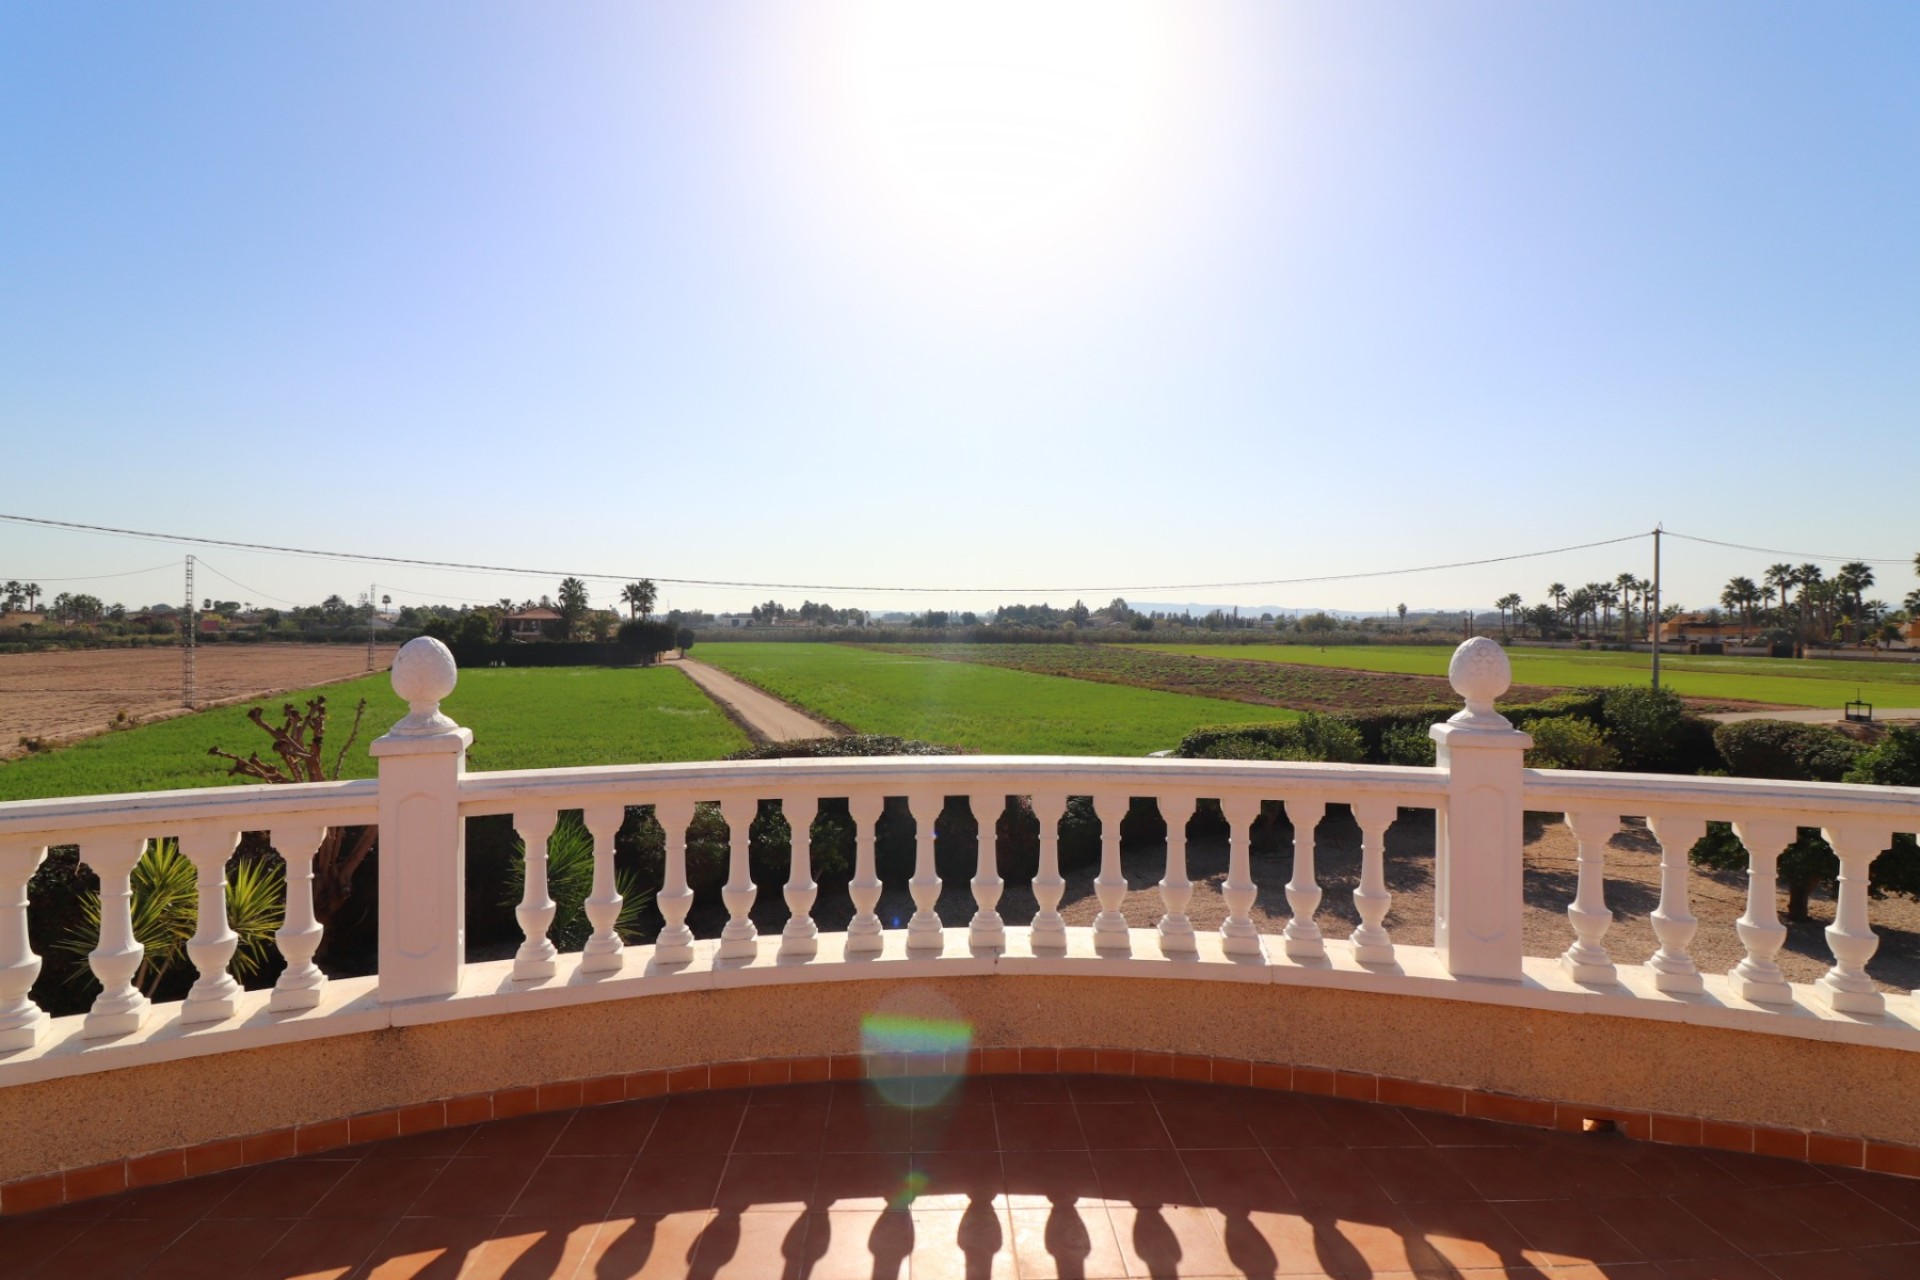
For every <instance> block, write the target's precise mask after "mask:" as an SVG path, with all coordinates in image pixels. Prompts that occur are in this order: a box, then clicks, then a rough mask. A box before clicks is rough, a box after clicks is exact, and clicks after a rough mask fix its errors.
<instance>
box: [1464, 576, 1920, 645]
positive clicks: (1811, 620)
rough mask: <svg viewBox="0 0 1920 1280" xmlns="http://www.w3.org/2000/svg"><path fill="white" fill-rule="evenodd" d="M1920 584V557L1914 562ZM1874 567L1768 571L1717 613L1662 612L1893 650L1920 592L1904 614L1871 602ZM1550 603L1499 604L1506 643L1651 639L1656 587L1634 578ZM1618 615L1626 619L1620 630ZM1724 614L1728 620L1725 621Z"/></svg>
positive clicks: (1916, 616)
mask: <svg viewBox="0 0 1920 1280" xmlns="http://www.w3.org/2000/svg"><path fill="white" fill-rule="evenodd" d="M1913 570H1914V574H1915V575H1916V576H1920V554H1916V555H1915V556H1914V558H1913ZM1875 582H1876V578H1875V574H1874V571H1873V566H1872V565H1870V564H1867V563H1865V562H1863V561H1859V560H1853V561H1849V562H1847V563H1846V564H1843V565H1841V566H1840V567H1839V568H1838V569H1836V570H1835V571H1834V572H1833V573H1832V574H1831V575H1829V574H1828V573H1827V572H1826V571H1825V570H1824V569H1822V568H1821V567H1820V566H1819V565H1817V564H1813V563H1811V562H1808V563H1804V564H1797V565H1795V564H1786V563H1784V562H1783V563H1778V564H1773V565H1769V566H1768V567H1767V569H1766V570H1765V571H1764V572H1763V573H1762V574H1761V575H1760V577H1759V579H1758V580H1757V581H1756V580H1755V579H1753V578H1751V577H1747V576H1745V575H1738V576H1735V577H1733V578H1731V579H1729V580H1728V582H1727V585H1726V586H1725V587H1724V588H1723V589H1722V590H1721V592H1720V600H1719V604H1718V606H1717V607H1710V608H1708V609H1706V610H1688V609H1687V608H1686V606H1684V605H1682V604H1679V603H1677V602H1675V603H1667V604H1662V606H1661V608H1660V620H1661V621H1662V622H1671V621H1673V620H1674V619H1676V618H1679V617H1681V616H1683V615H1685V614H1688V613H1690V612H1694V613H1699V614H1701V615H1702V616H1703V617H1704V618H1705V620H1706V621H1707V622H1708V623H1709V624H1715V625H1717V624H1719V623H1720V622H1721V621H1722V619H1723V617H1724V618H1731V619H1732V620H1734V622H1735V623H1736V625H1737V626H1739V628H1740V629H1741V630H1742V632H1743V633H1744V634H1750V635H1753V636H1756V637H1765V638H1772V639H1775V640H1778V641H1782V642H1785V643H1791V644H1793V645H1794V646H1795V647H1796V649H1804V648H1807V647H1814V648H1830V647H1834V646H1836V645H1840V644H1855V645H1858V644H1872V643H1882V644H1890V643H1892V642H1893V641H1895V640H1898V639H1899V638H1900V635H1901V626H1900V624H1901V623H1903V622H1912V621H1915V620H1920V588H1916V589H1915V590H1913V591H1909V592H1908V593H1907V595H1906V598H1905V599H1904V600H1903V601H1902V602H1901V605H1900V607H1899V608H1898V609H1895V608H1892V607H1890V606H1889V605H1888V604H1887V603H1886V602H1885V601H1883V600H1873V599H1868V598H1867V594H1866V593H1867V592H1868V591H1869V590H1870V589H1871V588H1872V587H1873V586H1874V585H1875ZM1546 594H1547V600H1546V601H1545V602H1542V603H1540V604H1536V605H1533V606H1532V607H1531V608H1527V607H1524V606H1525V601H1524V600H1523V598H1522V597H1521V596H1520V594H1519V593H1518V592H1509V593H1508V594H1506V595H1504V596H1501V597H1500V598H1499V599H1498V600H1496V601H1494V607H1495V608H1496V609H1497V610H1499V613H1500V628H1501V633H1502V634H1503V635H1508V634H1513V633H1518V634H1519V635H1521V636H1524V635H1525V634H1526V632H1527V631H1528V630H1529V629H1531V630H1532V632H1533V634H1534V635H1535V637H1536V638H1539V639H1555V638H1562V639H1564V638H1568V637H1571V638H1574V639H1587V640H1603V639H1612V638H1615V637H1616V636H1617V638H1618V639H1619V641H1620V642H1621V643H1622V644H1630V643H1634V642H1643V641H1645V640H1647V639H1648V638H1649V637H1650V635H1651V632H1652V627H1653V619H1652V616H1651V615H1652V610H1653V583H1652V582H1651V581H1650V580H1648V579H1646V578H1641V577H1638V576H1637V575H1635V574H1632V573H1623V574H1621V575H1619V576H1618V577H1617V578H1615V579H1614V580H1613V581H1611V582H1589V583H1586V584H1585V585H1583V586H1578V587H1574V588H1572V589H1569V588H1568V587H1567V585H1566V584H1565V583H1561V582H1555V583H1552V584H1551V585H1549V586H1548V587H1547V593H1546ZM1615 610H1618V611H1619V615H1618V616H1619V623H1618V630H1617V631H1616V630H1615V622H1614V618H1615ZM1722 610H1724V611H1725V612H1724V614H1723V613H1722Z"/></svg>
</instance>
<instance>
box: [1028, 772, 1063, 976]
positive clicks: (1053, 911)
mask: <svg viewBox="0 0 1920 1280" xmlns="http://www.w3.org/2000/svg"><path fill="white" fill-rule="evenodd" d="M1032 800H1033V812H1034V816H1035V817H1037V818H1039V819H1040V871H1039V873H1038V874H1037V875H1035V876H1034V877H1033V897H1034V900H1035V901H1036V902H1038V903H1039V904H1040V909H1039V911H1037V912H1036V913H1035V914H1034V917H1033V925H1032V928H1031V929H1030V930H1029V931H1028V934H1027V936H1028V938H1029V939H1030V941H1031V942H1032V945H1033V948H1034V950H1036V951H1041V950H1050V951H1052V950H1060V951H1063V950H1065V949H1066V945H1067V922H1066V920H1064V919H1063V918H1062V917H1061V915H1060V899H1061V898H1062V897H1063V896H1064V895H1065V894H1066V892H1067V882H1066V880H1065V879H1064V878H1062V876H1061V875H1060V819H1061V818H1063V817H1065V816H1066V812H1067V795H1066V792H1064V791H1036V792H1034V793H1033V796H1032Z"/></svg>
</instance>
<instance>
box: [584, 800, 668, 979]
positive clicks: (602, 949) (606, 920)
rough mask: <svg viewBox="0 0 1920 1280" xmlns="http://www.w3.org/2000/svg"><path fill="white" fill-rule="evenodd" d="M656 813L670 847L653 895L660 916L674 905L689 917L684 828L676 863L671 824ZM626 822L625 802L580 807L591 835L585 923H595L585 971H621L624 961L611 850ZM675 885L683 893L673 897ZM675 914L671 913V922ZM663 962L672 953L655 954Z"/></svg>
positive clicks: (621, 903)
mask: <svg viewBox="0 0 1920 1280" xmlns="http://www.w3.org/2000/svg"><path fill="white" fill-rule="evenodd" d="M654 817H655V818H656V819H661V821H660V825H661V826H662V827H667V842H666V844H667V848H666V863H667V867H666V885H665V887H663V888H662V889H661V891H660V893H659V895H658V897H657V898H656V899H655V903H656V905H657V906H659V908H660V914H661V915H663V916H665V915H667V912H668V911H669V910H670V909H671V908H672V907H673V906H675V905H677V906H678V907H679V908H680V914H681V915H683V916H684V915H685V914H686V910H687V906H686V904H687V902H688V901H689V900H690V899H691V897H692V895H691V894H687V893H686V892H685V891H686V887H687V859H686V831H685V828H684V827H683V828H682V829H681V842H680V850H681V853H680V858H679V860H678V862H677V863H676V861H675V859H674V856H673V848H674V842H673V833H672V828H671V827H669V826H668V824H667V823H666V822H665V821H664V820H663V819H664V815H662V814H661V813H660V812H659V810H658V809H656V810H655V811H654ZM626 820H627V809H626V806H625V805H622V804H595V805H589V806H587V807H586V808H584V809H582V810H581V811H580V821H581V824H582V825H583V826H585V827H586V829H587V834H588V835H590V836H592V837H593V892H592V893H590V894H588V895H587V901H586V913H587V922H588V923H589V924H591V925H592V926H593V933H592V934H591V935H590V936H589V937H588V938H587V945H586V946H585V947H583V948H581V953H580V972H581V973H618V972H620V969H621V966H622V965H623V964H624V963H625V962H626V960H625V956H624V955H623V954H622V952H624V951H625V950H626V945H627V944H626V941H625V940H624V939H623V938H621V936H620V930H619V927H618V926H619V923H620V908H621V907H622V906H624V905H625V903H624V900H623V899H622V898H621V896H620V889H619V886H618V882H617V881H616V879H615V878H614V867H613V852H614V840H615V838H616V837H618V836H619V834H620V826H621V824H622V823H624V822H625V821H626ZM676 886H677V887H678V888H679V890H680V891H681V893H680V896H678V897H675V896H673V891H674V889H675V888H676ZM671 919H672V917H669V920H671ZM660 936H661V938H662V939H665V938H666V936H667V930H666V929H662V930H661V931H660ZM654 954H655V955H656V956H657V957H658V958H660V959H661V960H669V959H672V958H673V957H672V956H671V955H665V956H662V955H660V953H659V952H658V951H657V950H656V951H655V953H654Z"/></svg>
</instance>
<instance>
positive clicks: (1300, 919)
mask: <svg viewBox="0 0 1920 1280" xmlns="http://www.w3.org/2000/svg"><path fill="white" fill-rule="evenodd" d="M1286 806H1287V821H1288V822H1290V823H1292V824H1293V874H1292V875H1291V876H1289V877H1288V879H1287V909H1288V910H1289V911H1290V912H1292V916H1291V918H1290V919H1288V921H1287V927H1286V928H1285V929H1284V930H1283V931H1282V934H1281V936H1282V937H1284V938H1285V939H1286V949H1287V956H1288V957H1289V958H1290V959H1293V960H1306V961H1321V960H1325V959H1326V958H1327V944H1326V939H1325V938H1323V937H1322V936H1321V934H1320V926H1319V925H1317V924H1315V923H1314V920H1313V917H1314V915H1315V914H1316V913H1317V912H1318V911H1319V910H1320V894H1321V889H1320V881H1319V880H1318V879H1317V878H1316V876H1315V869H1314V865H1313V837H1314V832H1315V831H1316V830H1318V828H1319V826H1320V819H1321V818H1322V817H1324V816H1325V815H1326V812H1327V803H1326V801H1325V800H1322V799H1321V798H1320V797H1319V796H1317V795H1305V796H1298V795H1296V796H1289V797H1288V798H1287V801H1286Z"/></svg>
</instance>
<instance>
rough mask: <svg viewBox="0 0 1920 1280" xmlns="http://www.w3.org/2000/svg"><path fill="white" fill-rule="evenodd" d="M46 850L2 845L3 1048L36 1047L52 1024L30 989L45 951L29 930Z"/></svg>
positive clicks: (0, 966)
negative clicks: (37, 950)
mask: <svg viewBox="0 0 1920 1280" xmlns="http://www.w3.org/2000/svg"><path fill="white" fill-rule="evenodd" d="M46 856H47V846H45V845H44V844H39V843H33V844H5V845H0V1051H3V1050H9V1049H27V1048H31V1047H32V1046H33V1044H34V1042H35V1041H37V1040H39V1039H40V1032H41V1031H42V1030H43V1029H45V1027H46V1025H47V1015H46V1012H45V1011H44V1010H42V1009H41V1008H40V1006H39V1005H37V1004H35V1003H34V1002H33V999H32V997H31V996H30V995H29V994H28V993H29V992H31V991H32V990H33V984H34V981H35V980H36V979H38V978H39V976H40V957H39V956H38V955H36V954H34V950H33V946H32V944H31V942H30V941H29V940H28V935H27V882H28V881H29V880H31V879H32V878H33V871H34V868H35V867H38V866H39V865H40V863H41V862H42V861H43V860H44V859H45V858H46Z"/></svg>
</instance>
